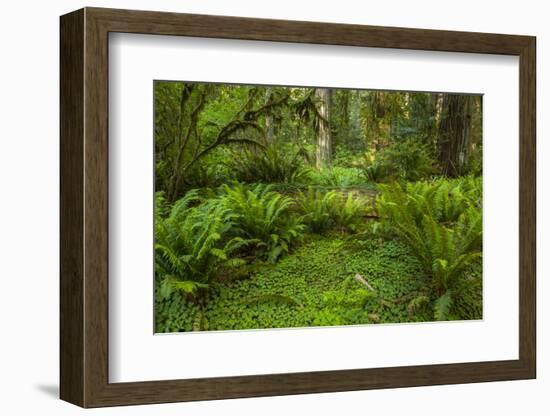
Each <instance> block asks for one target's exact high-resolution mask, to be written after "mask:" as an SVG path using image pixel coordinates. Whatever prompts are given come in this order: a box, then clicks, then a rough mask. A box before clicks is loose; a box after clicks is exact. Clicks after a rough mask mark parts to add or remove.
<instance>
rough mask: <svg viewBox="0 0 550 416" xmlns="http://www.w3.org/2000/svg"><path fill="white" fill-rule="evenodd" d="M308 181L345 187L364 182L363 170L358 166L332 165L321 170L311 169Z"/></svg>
mask: <svg viewBox="0 0 550 416" xmlns="http://www.w3.org/2000/svg"><path fill="white" fill-rule="evenodd" d="M308 179H309V183H310V184H312V185H320V186H333V187H346V186H356V185H362V184H364V183H365V177H364V175H363V172H362V171H361V169H359V168H354V167H341V166H334V167H332V168H325V169H322V170H317V169H311V170H310V171H309V173H308Z"/></svg>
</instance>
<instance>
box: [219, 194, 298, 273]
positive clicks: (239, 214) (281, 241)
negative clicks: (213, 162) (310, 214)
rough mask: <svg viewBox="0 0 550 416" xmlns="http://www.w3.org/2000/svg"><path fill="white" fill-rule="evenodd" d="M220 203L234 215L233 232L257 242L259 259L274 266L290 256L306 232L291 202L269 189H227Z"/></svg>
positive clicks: (232, 219) (232, 218)
mask: <svg viewBox="0 0 550 416" xmlns="http://www.w3.org/2000/svg"><path fill="white" fill-rule="evenodd" d="M219 203H220V205H221V206H223V207H224V209H225V210H227V212H229V213H230V215H231V222H232V228H233V230H232V232H233V233H234V234H235V235H236V236H238V237H242V238H243V239H245V240H246V241H250V240H254V241H255V242H256V245H255V247H256V249H257V250H256V254H257V256H259V257H262V258H265V259H267V260H268V261H271V262H275V261H276V260H277V259H278V258H279V257H280V256H281V255H282V254H283V253H286V252H288V251H289V249H290V246H291V244H292V243H293V242H294V241H296V240H298V239H300V238H301V234H302V232H303V230H304V228H305V226H304V224H303V223H302V220H301V219H300V218H299V217H298V216H296V215H293V214H292V212H291V208H292V207H293V206H294V201H293V200H292V198H290V197H287V196H283V195H282V194H280V193H278V192H275V191H273V190H272V187H271V186H270V185H264V184H258V185H255V186H253V187H252V188H249V187H247V186H245V185H242V184H234V185H232V186H228V185H224V186H223V187H222V193H221V195H220V197H219Z"/></svg>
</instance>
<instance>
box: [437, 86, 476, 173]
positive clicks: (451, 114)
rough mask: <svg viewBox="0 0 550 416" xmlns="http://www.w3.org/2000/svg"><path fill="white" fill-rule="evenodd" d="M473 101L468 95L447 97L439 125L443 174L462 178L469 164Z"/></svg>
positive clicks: (440, 158)
mask: <svg viewBox="0 0 550 416" xmlns="http://www.w3.org/2000/svg"><path fill="white" fill-rule="evenodd" d="M471 103H472V100H471V98H470V96H467V95H445V96H444V98H443V102H442V112H441V120H440V123H439V134H438V147H439V162H440V164H441V168H442V171H443V172H442V173H443V174H444V175H448V176H453V177H456V176H460V175H463V174H464V172H465V168H466V165H467V163H468V156H469V150H470V136H471V111H472V108H471V107H472V105H471Z"/></svg>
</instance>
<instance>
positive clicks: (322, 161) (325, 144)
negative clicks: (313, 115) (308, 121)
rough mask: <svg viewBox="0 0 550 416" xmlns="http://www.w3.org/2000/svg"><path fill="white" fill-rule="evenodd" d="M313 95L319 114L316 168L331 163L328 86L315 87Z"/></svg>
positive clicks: (329, 94)
mask: <svg viewBox="0 0 550 416" xmlns="http://www.w3.org/2000/svg"><path fill="white" fill-rule="evenodd" d="M315 96H316V97H317V98H318V99H319V106H318V111H319V116H320V117H318V119H317V126H316V127H317V129H316V130H317V150H316V154H315V156H316V165H317V168H318V169H322V168H324V167H326V166H330V163H331V148H332V143H331V137H330V125H329V119H330V96H331V91H330V89H328V88H317V89H316V90H315Z"/></svg>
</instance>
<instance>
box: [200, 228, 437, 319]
mask: <svg viewBox="0 0 550 416" xmlns="http://www.w3.org/2000/svg"><path fill="white" fill-rule="evenodd" d="M309 238H310V241H308V242H306V243H305V244H303V245H302V246H301V247H300V248H298V249H297V250H296V251H294V252H293V253H292V254H290V255H288V256H286V257H284V258H283V259H281V260H280V261H279V262H278V263H277V264H276V265H272V264H262V265H260V266H257V268H256V270H255V271H254V272H253V274H251V275H250V276H248V277H247V278H246V279H244V280H239V281H233V282H229V283H225V284H222V285H220V286H219V287H218V290H216V291H215V294H213V295H212V297H211V298H210V299H208V302H207V303H206V307H205V309H204V312H203V313H202V317H203V319H202V322H203V326H204V328H201V329H209V330H231V329H254V328H290V327H306V326H325V325H350V324H369V323H388V322H411V321H412V322H415V321H419V322H422V321H424V322H426V321H429V320H431V314H430V311H429V310H428V309H427V310H426V311H425V313H423V312H422V311H417V313H415V314H410V313H409V308H408V304H409V302H410V300H411V299H412V298H413V297H415V296H419V295H421V294H422V293H423V292H425V287H424V286H425V285H426V284H427V281H426V277H425V276H424V275H423V272H422V271H421V267H420V265H419V263H418V261H417V260H416V258H414V257H413V256H411V255H410V253H409V251H408V249H407V248H406V247H405V246H403V245H402V244H400V243H398V242H395V241H387V240H386V241H384V240H381V239H368V240H365V241H364V242H358V241H357V240H353V242H352V241H351V240H349V239H348V238H347V237H345V236H343V235H341V234H340V235H339V234H333V235H330V236H324V237H319V236H317V237H314V236H310V237H309ZM357 274H359V275H361V276H362V277H363V278H364V279H365V280H366V281H367V282H368V283H369V284H370V285H371V287H372V288H373V289H374V290H370V289H368V288H367V287H366V286H365V284H364V283H360V282H359V281H358V280H357V279H356V278H355V276H356V275H357Z"/></svg>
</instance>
